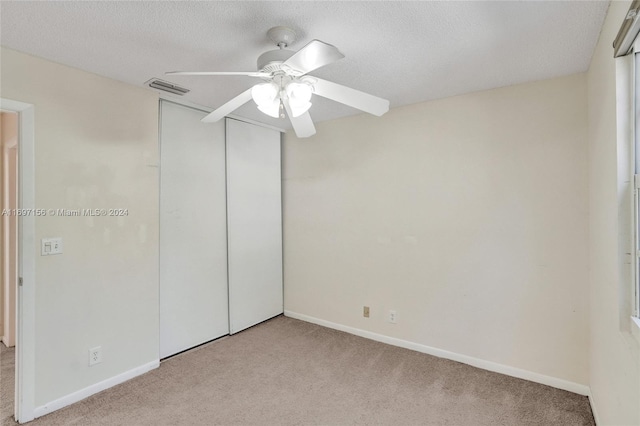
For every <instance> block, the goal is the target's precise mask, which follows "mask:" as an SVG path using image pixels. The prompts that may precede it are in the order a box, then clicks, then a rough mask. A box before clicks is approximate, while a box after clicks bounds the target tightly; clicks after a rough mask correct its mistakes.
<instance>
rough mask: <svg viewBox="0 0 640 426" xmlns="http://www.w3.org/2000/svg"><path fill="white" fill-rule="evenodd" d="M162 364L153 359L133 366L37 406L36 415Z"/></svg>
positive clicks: (47, 412) (41, 414) (43, 413)
mask: <svg viewBox="0 0 640 426" xmlns="http://www.w3.org/2000/svg"><path fill="white" fill-rule="evenodd" d="M159 366H160V361H159V360H156V361H151V362H149V363H147V364H143V365H141V366H139V367H136V368H133V369H131V370H129V371H125V372H124V373H121V374H118V375H117V376H114V377H110V378H108V379H106V380H103V381H101V382H98V383H95V384H93V385H91V386H87V387H86V388H84V389H80V390H79V391H76V392H73V393H70V394H69V395H66V396H63V397H62V398H58V399H56V400H54V401H51V402H49V403H47V404H45V405H42V406H40V407H36V409H35V411H34V415H35V417H36V418H38V417H42V416H44V415H45V414H49V413H51V412H53V411H56V410H59V409H61V408H63V407H66V406H67V405H71V404H74V403H76V402H78V401H81V400H83V399H85V398H87V397H89V396H91V395H93V394H96V393H98V392H102V391H103V390H105V389H109V388H110V387H113V386H115V385H119V384H120V383H123V382H126V381H127V380H131V379H133V378H134V377H136V376H140V375H142V374H144V373H146V372H148V371H151V370H153V369H155V368H158V367H159Z"/></svg>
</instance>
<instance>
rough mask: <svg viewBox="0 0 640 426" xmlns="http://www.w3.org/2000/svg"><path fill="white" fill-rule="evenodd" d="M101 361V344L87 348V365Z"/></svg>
mask: <svg viewBox="0 0 640 426" xmlns="http://www.w3.org/2000/svg"><path fill="white" fill-rule="evenodd" d="M101 362H102V346H96V347H95V348H91V349H89V367H91V366H92V365H96V364H100V363H101Z"/></svg>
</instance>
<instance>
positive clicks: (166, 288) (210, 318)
mask: <svg viewBox="0 0 640 426" xmlns="http://www.w3.org/2000/svg"><path fill="white" fill-rule="evenodd" d="M205 115H206V112H204V111H200V110H197V109H193V108H189V107H185V106H182V105H178V104H175V103H172V102H167V101H162V102H161V128H160V157H161V160H160V357H161V358H165V357H167V356H170V355H173V354H175V353H178V352H181V351H183V350H186V349H189V348H191V347H194V346H197V345H199V344H201V343H204V342H207V341H209V340H212V339H215V338H217V337H220V336H223V335H226V334H228V333H229V319H228V315H229V311H228V289H227V233H226V183H225V180H226V176H225V129H224V123H222V122H220V123H216V124H205V123H201V122H200V120H201V119H202V117H204V116H205Z"/></svg>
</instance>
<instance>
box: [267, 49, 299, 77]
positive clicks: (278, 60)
mask: <svg viewBox="0 0 640 426" xmlns="http://www.w3.org/2000/svg"><path fill="white" fill-rule="evenodd" d="M294 53H296V52H294V51H293V50H287V49H276V50H270V51H268V52H264V53H263V54H262V55H260V56H259V57H258V70H259V71H262V72H273V71H278V70H280V64H282V63H283V62H284V61H286V60H287V59H289V58H290V57H291V56H293V54H294Z"/></svg>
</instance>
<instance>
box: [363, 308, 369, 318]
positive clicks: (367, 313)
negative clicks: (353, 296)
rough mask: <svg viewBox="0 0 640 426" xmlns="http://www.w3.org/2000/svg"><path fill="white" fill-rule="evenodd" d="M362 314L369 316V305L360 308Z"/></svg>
mask: <svg viewBox="0 0 640 426" xmlns="http://www.w3.org/2000/svg"><path fill="white" fill-rule="evenodd" d="M362 316H363V317H365V318H369V307H368V306H363V308H362Z"/></svg>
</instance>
